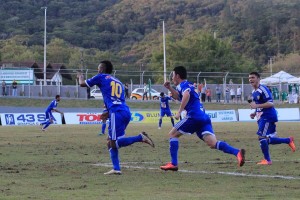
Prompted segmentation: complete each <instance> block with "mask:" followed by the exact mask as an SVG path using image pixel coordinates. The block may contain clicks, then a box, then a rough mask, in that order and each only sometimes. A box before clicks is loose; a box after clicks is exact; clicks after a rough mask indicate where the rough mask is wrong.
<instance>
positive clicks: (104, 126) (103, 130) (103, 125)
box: [102, 123, 106, 134]
mask: <svg viewBox="0 0 300 200" xmlns="http://www.w3.org/2000/svg"><path fill="white" fill-rule="evenodd" d="M105 129H106V124H105V123H104V124H102V134H105Z"/></svg>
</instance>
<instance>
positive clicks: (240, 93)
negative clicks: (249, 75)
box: [236, 86, 242, 103]
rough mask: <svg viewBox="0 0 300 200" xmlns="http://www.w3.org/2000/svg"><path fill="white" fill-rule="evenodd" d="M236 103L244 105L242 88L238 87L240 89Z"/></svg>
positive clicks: (237, 90) (237, 92)
mask: <svg viewBox="0 0 300 200" xmlns="http://www.w3.org/2000/svg"><path fill="white" fill-rule="evenodd" d="M236 102H237V103H239V102H241V103H242V88H241V86H238V88H237V89H236Z"/></svg>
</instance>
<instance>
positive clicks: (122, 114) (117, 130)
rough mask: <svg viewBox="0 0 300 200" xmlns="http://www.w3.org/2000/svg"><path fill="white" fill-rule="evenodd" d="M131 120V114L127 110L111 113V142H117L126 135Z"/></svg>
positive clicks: (109, 127) (109, 132)
mask: <svg viewBox="0 0 300 200" xmlns="http://www.w3.org/2000/svg"><path fill="white" fill-rule="evenodd" d="M130 119H131V113H130V112H129V111H125V110H119V111H117V112H115V113H111V112H110V113H109V122H108V124H109V126H108V136H109V139H111V140H117V139H118V138H120V137H123V136H124V135H125V130H126V127H127V125H128V124H129V122H130Z"/></svg>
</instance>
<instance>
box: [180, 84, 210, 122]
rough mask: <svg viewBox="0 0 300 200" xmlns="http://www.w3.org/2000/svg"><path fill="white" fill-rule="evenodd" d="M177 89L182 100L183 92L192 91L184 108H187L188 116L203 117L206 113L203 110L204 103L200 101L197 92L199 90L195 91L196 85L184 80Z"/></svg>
mask: <svg viewBox="0 0 300 200" xmlns="http://www.w3.org/2000/svg"><path fill="white" fill-rule="evenodd" d="M176 90H177V91H178V93H179V99H180V101H181V100H182V97H183V93H184V92H185V91H189V92H190V99H189V101H188V103H187V105H186V106H185V108H184V109H185V110H186V113H187V114H186V115H187V117H192V118H198V119H199V118H203V116H204V115H206V114H205V112H204V111H203V105H202V104H201V103H200V101H199V95H198V94H197V92H195V87H194V85H193V84H192V83H190V82H188V81H183V82H181V83H180V84H179V85H177V87H176Z"/></svg>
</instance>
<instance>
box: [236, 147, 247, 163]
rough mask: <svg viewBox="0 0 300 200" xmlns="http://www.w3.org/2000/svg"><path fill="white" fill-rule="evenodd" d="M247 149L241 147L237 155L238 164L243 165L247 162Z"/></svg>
mask: <svg viewBox="0 0 300 200" xmlns="http://www.w3.org/2000/svg"><path fill="white" fill-rule="evenodd" d="M245 153H246V151H245V149H241V150H240V151H239V153H238V154H237V155H236V159H237V160H238V166H239V167H242V166H243V165H244V164H245Z"/></svg>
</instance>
